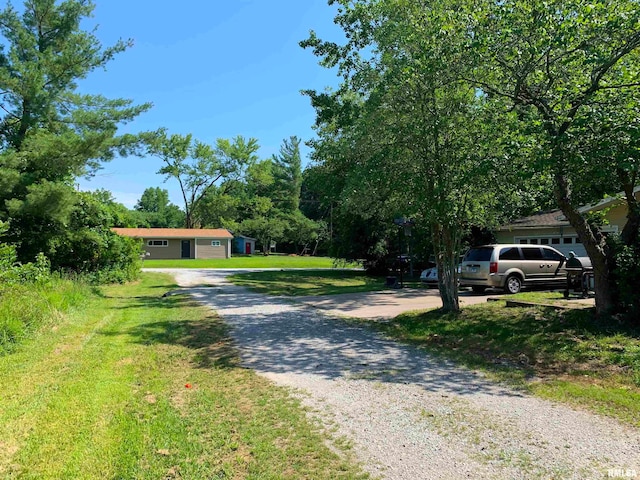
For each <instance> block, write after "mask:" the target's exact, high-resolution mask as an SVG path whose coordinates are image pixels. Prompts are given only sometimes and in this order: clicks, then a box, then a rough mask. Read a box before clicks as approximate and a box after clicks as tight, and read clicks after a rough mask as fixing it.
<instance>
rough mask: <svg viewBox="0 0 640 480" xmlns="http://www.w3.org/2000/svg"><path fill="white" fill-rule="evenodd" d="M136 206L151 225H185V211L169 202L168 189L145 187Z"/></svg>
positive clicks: (166, 226)
mask: <svg viewBox="0 0 640 480" xmlns="http://www.w3.org/2000/svg"><path fill="white" fill-rule="evenodd" d="M134 208H135V210H136V211H138V212H140V213H141V214H142V215H144V217H145V219H146V221H147V223H148V224H149V226H150V227H157V228H179V227H181V226H182V225H184V212H183V211H182V210H180V208H179V207H178V206H177V205H174V204H173V203H171V202H169V192H168V191H167V190H166V189H163V188H160V187H150V188H147V189H145V191H144V192H142V196H141V197H140V200H138V202H137V203H136V205H135V207H134Z"/></svg>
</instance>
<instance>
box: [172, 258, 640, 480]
mask: <svg viewBox="0 0 640 480" xmlns="http://www.w3.org/2000/svg"><path fill="white" fill-rule="evenodd" d="M169 273H172V274H173V275H174V276H175V278H176V281H177V282H178V284H180V285H182V286H185V287H190V288H189V291H190V293H191V294H192V295H193V296H194V297H195V298H196V299H198V300H199V301H201V302H203V303H205V304H207V305H209V306H210V307H211V308H213V309H215V310H217V311H218V313H219V314H220V315H221V316H222V317H223V318H224V319H225V321H226V322H227V323H228V324H229V325H230V326H231V327H232V329H233V330H232V334H233V337H234V339H235V341H236V343H237V345H238V347H239V349H240V352H241V357H242V359H243V362H244V364H245V365H246V366H247V367H248V368H251V369H254V370H255V371H257V372H258V373H260V374H262V375H264V376H266V377H268V378H269V379H271V380H272V381H274V382H275V383H277V384H280V385H285V386H289V387H292V388H294V389H295V392H297V393H296V395H299V396H300V398H301V399H302V401H303V403H304V404H305V405H307V406H309V407H310V408H311V409H312V411H313V412H314V413H313V414H314V415H315V416H316V418H318V419H319V420H320V421H321V422H322V423H323V424H324V425H325V427H326V428H327V429H329V430H330V431H331V432H332V433H333V435H334V436H335V437H341V436H343V437H344V438H345V439H348V440H349V442H350V443H352V445H353V448H354V451H355V453H356V455H357V457H358V458H359V459H360V460H361V461H362V462H363V464H364V465H365V468H366V469H367V470H368V471H369V472H371V473H372V474H373V475H376V476H381V477H383V478H390V479H414V478H415V479H418V478H430V479H431V478H433V479H435V478H445V479H457V478H496V479H514V478H575V479H584V478H603V477H606V476H607V473H608V471H609V470H610V469H623V470H624V469H628V472H631V473H633V472H632V470H635V472H637V473H638V474H640V431H639V430H638V429H634V428H631V427H627V426H623V425H621V424H619V423H617V422H615V421H613V420H610V419H607V418H602V417H599V416H595V415H592V414H589V413H586V412H581V411H576V410H572V409H570V408H567V407H565V406H561V405H556V404H553V403H550V402H547V401H543V400H540V399H537V398H533V397H530V396H527V395H523V394H520V393H518V392H516V391H512V390H509V389H507V388H503V387H500V386H498V385H495V384H493V383H491V382H489V381H488V380H485V379H484V378H483V377H482V376H480V375H476V374H475V373H474V372H471V371H467V370H464V369H461V368H457V367H455V366H453V365H451V364H448V363H446V362H441V361H439V360H436V359H434V358H432V357H430V356H429V355H427V354H425V352H423V351H419V350H417V349H415V348H412V347H410V346H406V345H400V344H398V343H395V342H393V341H390V340H386V339H384V338H382V337H381V336H379V335H378V334H377V333H375V332H372V331H371V330H369V329H367V328H366V327H362V326H359V325H356V324H353V323H349V322H348V321H345V320H343V319H339V318H336V317H331V316H329V315H328V314H326V313H323V312H320V311H318V310H317V309H314V308H310V307H309V306H307V305H304V304H297V303H293V302H292V301H291V300H288V299H283V298H275V297H269V296H265V295H260V294H255V293H251V292H249V291H247V290H245V289H243V288H241V287H236V286H234V285H231V284H228V283H226V281H225V277H226V275H227V274H228V273H229V272H224V271H219V270H217V271H214V270H210V271H204V270H191V271H177V270H172V271H169ZM201 285H209V287H202V286H201ZM617 471H620V470H617Z"/></svg>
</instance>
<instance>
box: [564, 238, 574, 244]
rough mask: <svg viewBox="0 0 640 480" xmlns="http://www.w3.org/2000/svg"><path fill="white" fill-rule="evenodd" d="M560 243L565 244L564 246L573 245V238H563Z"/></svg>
mask: <svg viewBox="0 0 640 480" xmlns="http://www.w3.org/2000/svg"><path fill="white" fill-rule="evenodd" d="M562 243H565V244H570V243H573V237H564V238H563V239H562Z"/></svg>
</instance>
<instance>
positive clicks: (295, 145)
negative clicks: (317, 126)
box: [273, 136, 302, 213]
mask: <svg viewBox="0 0 640 480" xmlns="http://www.w3.org/2000/svg"><path fill="white" fill-rule="evenodd" d="M273 177H274V185H273V188H274V194H273V201H274V204H275V206H276V208H278V209H279V210H281V211H283V212H286V213H293V212H296V211H298V208H299V207H300V188H301V187H302V159H301V157H300V139H298V137H295V136H293V137H290V138H289V140H284V141H283V143H282V146H281V147H280V153H279V154H278V155H274V156H273Z"/></svg>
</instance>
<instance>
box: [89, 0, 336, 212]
mask: <svg viewBox="0 0 640 480" xmlns="http://www.w3.org/2000/svg"><path fill="white" fill-rule="evenodd" d="M335 13H336V7H335V6H329V5H327V0H184V1H182V2H175V1H171V2H170V1H167V0H97V1H96V9H95V11H94V18H92V19H90V20H89V21H87V27H89V28H91V27H92V26H95V25H98V30H97V32H96V35H97V36H98V38H99V39H100V40H101V41H102V43H103V45H105V46H108V45H112V44H113V43H114V42H116V41H117V40H118V39H119V38H123V39H127V38H131V39H132V40H133V41H134V46H133V47H132V48H131V49H129V50H127V51H126V52H124V53H122V54H120V55H119V56H117V57H116V58H115V59H114V60H113V61H112V62H111V63H110V64H109V65H108V66H107V69H106V71H103V70H99V71H96V72H93V73H92V74H91V75H90V76H89V77H88V78H87V79H86V80H83V81H82V82H81V83H80V87H79V91H81V92H82V93H96V94H98V93H99V94H102V95H104V96H106V97H108V98H116V97H122V98H129V99H132V100H134V101H135V102H136V103H143V102H152V103H153V104H154V106H153V108H152V109H151V110H150V111H149V112H147V113H145V114H143V115H141V116H140V117H138V119H136V120H135V121H134V122H132V123H131V124H129V125H128V126H127V127H126V128H125V129H123V131H132V132H136V131H143V130H155V129H157V128H159V127H165V128H167V129H168V131H169V133H180V134H188V133H192V134H193V135H194V137H195V138H197V139H199V140H201V141H204V142H207V143H211V144H214V143H215V141H216V139H217V138H233V137H235V136H236V135H243V136H245V137H247V138H248V137H255V138H257V139H258V142H259V143H260V146H261V149H260V151H259V155H260V157H261V158H269V157H270V156H271V155H272V154H274V153H277V152H278V150H279V148H280V145H281V143H282V141H283V140H284V139H285V138H289V137H290V136H292V135H297V136H298V137H300V138H302V139H303V140H308V139H309V138H311V137H312V136H313V130H312V125H313V122H314V120H315V113H314V110H313V108H311V105H310V102H309V99H308V98H307V97H305V96H303V95H301V93H300V91H301V90H303V89H316V90H323V89H324V88H325V87H327V86H336V85H337V83H338V81H339V79H338V78H337V77H336V74H335V72H332V71H330V70H327V69H325V68H323V67H320V66H319V65H318V59H317V58H316V57H314V55H313V53H312V52H311V51H310V50H303V49H302V48H300V46H299V45H298V42H299V41H300V40H303V39H305V38H307V36H308V33H309V30H315V31H316V32H317V33H318V35H319V36H320V38H323V39H339V38H340V30H339V29H338V27H336V26H335V25H334V24H333V17H334V15H335ZM302 153H303V157H306V156H307V154H308V149H307V148H306V147H304V148H303V151H302ZM303 161H305V159H303ZM160 167H161V162H160V160H159V159H157V158H151V157H150V158H137V157H129V158H121V159H116V160H114V161H112V162H109V163H106V164H105V165H104V168H103V169H102V170H100V171H99V172H98V173H97V175H96V176H95V177H93V178H92V179H90V180H86V179H80V180H79V185H80V188H81V189H83V190H93V189H97V188H106V189H108V190H110V191H111V192H112V193H113V194H114V196H115V197H116V199H117V200H118V201H120V202H122V203H124V204H125V205H127V206H129V207H132V206H133V205H134V204H135V202H136V201H137V200H138V199H139V198H140V195H141V194H142V192H143V191H144V189H145V188H147V187H155V186H160V187H162V188H166V189H167V190H169V193H170V198H171V200H172V202H173V203H176V204H177V205H179V206H181V207H182V206H183V205H182V203H181V197H180V192H179V189H178V187H177V183H176V182H175V181H172V180H168V181H167V182H166V183H163V180H164V179H163V177H162V176H159V175H156V174H155V172H156V171H157V170H158V169H159V168H160Z"/></svg>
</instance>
